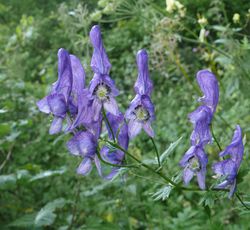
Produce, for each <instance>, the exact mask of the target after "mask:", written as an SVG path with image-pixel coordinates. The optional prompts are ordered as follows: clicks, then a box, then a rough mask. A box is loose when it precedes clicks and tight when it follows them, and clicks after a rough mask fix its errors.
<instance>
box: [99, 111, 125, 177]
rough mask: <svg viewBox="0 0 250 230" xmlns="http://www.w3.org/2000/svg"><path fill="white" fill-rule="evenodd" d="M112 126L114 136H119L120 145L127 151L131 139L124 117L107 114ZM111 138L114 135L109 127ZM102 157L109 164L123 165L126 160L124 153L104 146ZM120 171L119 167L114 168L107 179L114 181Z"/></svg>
mask: <svg viewBox="0 0 250 230" xmlns="http://www.w3.org/2000/svg"><path fill="white" fill-rule="evenodd" d="M107 119H108V120H109V123H110V126H111V128H112V131H113V133H114V135H115V136H116V135H117V137H118V138H117V139H118V144H119V145H120V146H121V147H122V148H123V149H125V150H127V149H128V143H129V137H128V126H127V124H126V123H125V121H124V117H123V115H122V114H121V113H120V114H119V116H114V115H112V114H110V113H108V114H107ZM108 133H109V138H110V139H111V140H112V138H113V137H112V134H111V131H110V129H109V127H108ZM101 156H102V157H103V158H104V160H106V161H107V162H109V163H112V164H117V165H122V162H123V160H124V152H122V151H121V150H119V149H117V150H115V151H111V150H110V149H109V148H108V147H106V146H104V147H103V148H102V149H101ZM118 171H119V168H118V167H113V168H112V170H111V172H110V173H109V174H108V175H107V176H106V177H105V178H106V179H108V180H110V179H112V178H113V177H114V176H115V175H116V174H117V173H118Z"/></svg>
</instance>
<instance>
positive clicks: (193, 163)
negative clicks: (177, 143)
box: [180, 145, 208, 189]
mask: <svg viewBox="0 0 250 230" xmlns="http://www.w3.org/2000/svg"><path fill="white" fill-rule="evenodd" d="M207 163H208V158H207V154H206V153H205V151H204V149H203V147H202V145H195V146H191V147H190V149H189V150H188V151H187V152H186V153H185V155H184V156H183V158H182V159H181V161H180V166H181V167H183V168H184V170H183V181H184V183H185V185H188V184H189V182H190V181H191V179H192V178H193V176H194V175H196V176H197V180H198V184H199V187H200V188H201V189H205V188H206V185H205V176H206V166H207Z"/></svg>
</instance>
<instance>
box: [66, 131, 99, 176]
mask: <svg viewBox="0 0 250 230" xmlns="http://www.w3.org/2000/svg"><path fill="white" fill-rule="evenodd" d="M67 147H68V150H69V151H70V153H71V154H73V155H75V156H81V157H82V158H83V161H82V162H81V164H80V165H79V167H78V169H77V173H78V174H82V175H87V174H88V173H90V171H91V170H92V162H95V165H96V167H97V170H98V173H99V174H100V175H101V165H100V161H99V159H98V156H97V155H96V148H97V139H96V137H95V136H94V135H93V134H92V133H91V132H89V131H80V132H78V133H76V134H75V136H74V137H72V138H71V139H70V140H69V141H68V143H67Z"/></svg>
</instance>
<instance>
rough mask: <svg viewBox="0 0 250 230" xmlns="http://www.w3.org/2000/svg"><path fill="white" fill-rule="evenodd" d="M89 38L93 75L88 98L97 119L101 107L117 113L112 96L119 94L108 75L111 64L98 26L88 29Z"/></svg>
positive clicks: (116, 106)
mask: <svg viewBox="0 0 250 230" xmlns="http://www.w3.org/2000/svg"><path fill="white" fill-rule="evenodd" d="M90 40H91V43H92V46H93V48H94V51H93V56H92V59H91V68H92V70H93V72H94V77H93V79H92V80H91V82H90V86H89V91H90V99H92V100H93V110H94V114H95V116H94V120H98V118H99V115H100V112H101V108H102V106H103V107H104V109H105V110H107V111H108V112H110V113H112V114H114V115H118V114H119V110H118V105H117V103H116V100H115V98H114V97H116V96H117V95H118V94H119V91H118V89H117V88H116V87H115V83H114V81H113V80H112V79H111V78H110V76H109V71H110V69H111V64H110V62H109V59H108V56H107V54H106V51H105V49H104V46H103V43H102V37H101V31H100V28H99V26H97V25H96V26H93V27H92V29H91V31H90Z"/></svg>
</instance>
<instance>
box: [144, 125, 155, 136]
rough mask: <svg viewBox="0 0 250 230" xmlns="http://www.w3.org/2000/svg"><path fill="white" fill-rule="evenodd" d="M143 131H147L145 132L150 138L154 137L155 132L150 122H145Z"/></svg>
mask: <svg viewBox="0 0 250 230" xmlns="http://www.w3.org/2000/svg"><path fill="white" fill-rule="evenodd" d="M143 129H144V130H145V132H146V133H147V134H148V135H149V136H150V137H154V135H155V134H154V130H153V129H152V127H151V123H150V122H149V121H147V122H145V123H144V124H143Z"/></svg>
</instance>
